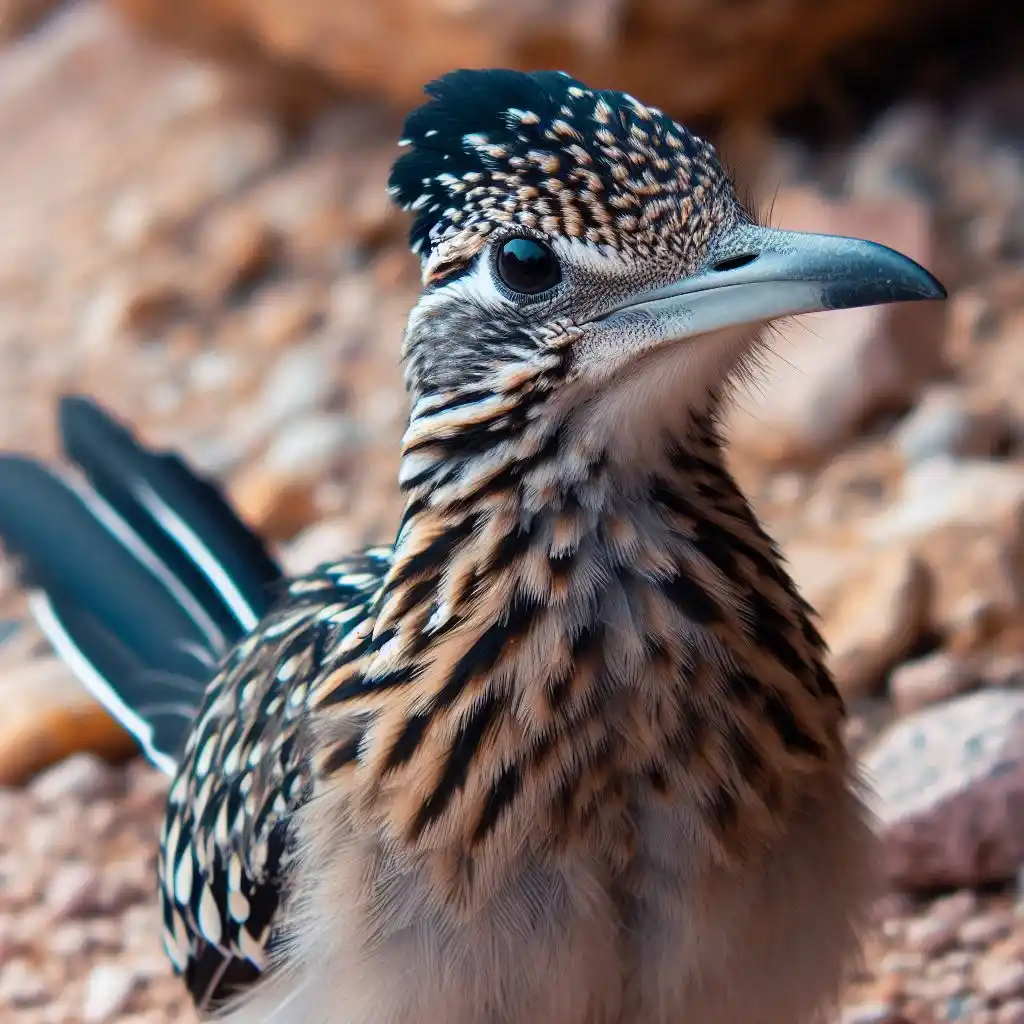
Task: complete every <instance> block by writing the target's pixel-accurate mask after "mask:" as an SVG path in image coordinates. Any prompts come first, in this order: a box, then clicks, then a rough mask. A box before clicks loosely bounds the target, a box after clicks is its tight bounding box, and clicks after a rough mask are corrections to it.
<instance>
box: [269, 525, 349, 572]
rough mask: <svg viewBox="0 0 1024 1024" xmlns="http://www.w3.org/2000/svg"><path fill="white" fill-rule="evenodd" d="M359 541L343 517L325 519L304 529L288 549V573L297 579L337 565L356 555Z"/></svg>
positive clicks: (286, 563) (286, 555)
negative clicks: (321, 567)
mask: <svg viewBox="0 0 1024 1024" xmlns="http://www.w3.org/2000/svg"><path fill="white" fill-rule="evenodd" d="M359 545H360V538H359V536H358V535H357V534H356V532H355V531H354V530H353V528H352V524H351V523H349V522H348V521H347V520H346V519H343V518H341V517H338V518H332V519H322V520H320V521H319V522H316V523H313V524H312V525H311V526H309V527H307V528H306V529H304V530H303V531H302V532H301V533H300V534H299V535H298V536H297V537H296V538H295V539H294V540H293V541H292V542H291V543H290V544H289V545H288V546H287V548H286V549H285V552H284V565H285V569H286V571H287V572H288V573H289V574H291V575H295V576H299V575H302V574H303V573H306V572H311V571H312V570H313V569H315V568H316V567H317V566H318V565H323V564H325V563H327V562H331V561H337V559H338V558H339V557H340V556H342V555H344V554H345V553H346V552H351V551H355V550H356V549H357V548H358V547H359Z"/></svg>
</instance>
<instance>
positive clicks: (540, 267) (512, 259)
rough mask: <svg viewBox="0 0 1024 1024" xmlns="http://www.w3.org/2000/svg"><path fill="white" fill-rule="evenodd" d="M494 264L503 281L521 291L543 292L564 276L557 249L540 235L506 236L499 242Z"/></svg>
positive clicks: (525, 293)
mask: <svg viewBox="0 0 1024 1024" xmlns="http://www.w3.org/2000/svg"><path fill="white" fill-rule="evenodd" d="M494 265H495V270H496V271H497V274H498V277H499V278H500V279H501V282H502V284H504V285H505V287H506V288H508V289H509V291H512V292H515V293H516V294H517V295H539V294H540V293H541V292H546V291H549V290H550V289H552V288H554V287H555V285H557V284H558V283H559V282H560V281H561V280H562V268H561V267H560V266H559V264H558V257H557V256H556V255H555V252H554V250H553V249H552V248H551V246H550V245H548V244H547V243H546V242H542V241H539V240H538V239H536V238H526V237H524V236H521V235H517V236H515V237H513V238H506V239H505V240H504V241H503V242H502V243H501V244H500V245H499V246H498V251H497V255H496V256H495V260H494Z"/></svg>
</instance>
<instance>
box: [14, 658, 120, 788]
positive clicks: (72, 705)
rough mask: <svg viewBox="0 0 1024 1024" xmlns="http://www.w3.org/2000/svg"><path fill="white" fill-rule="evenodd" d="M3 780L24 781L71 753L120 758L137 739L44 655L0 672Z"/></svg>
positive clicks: (64, 671)
mask: <svg viewBox="0 0 1024 1024" xmlns="http://www.w3.org/2000/svg"><path fill="white" fill-rule="evenodd" d="M0 702H2V704H3V706H4V707H6V708H8V713H7V714H6V715H4V716H3V718H2V720H0V785H13V784H15V783H20V782H23V781H25V780H27V779H29V778H31V777H32V776H33V775H35V774H36V773H38V772H39V771H41V770H42V769H44V768H46V767H48V766H50V765H53V764H56V763H58V762H60V761H63V760H64V759H65V758H66V757H69V756H70V755H72V754H77V753H82V752H92V753H96V754H99V755H100V756H102V757H104V758H107V759H109V760H120V759H123V758H124V757H126V756H128V755H129V754H130V753H132V751H133V750H135V744H134V741H133V740H132V739H131V738H130V737H129V736H128V734H127V733H126V732H125V731H124V730H123V729H122V728H121V726H120V725H118V724H117V722H115V721H114V719H113V718H111V716H110V715H109V714H108V713H107V712H106V711H105V710H104V709H103V708H102V707H101V706H100V705H99V704H98V703H97V702H96V701H95V700H94V699H93V698H92V697H91V696H90V695H89V694H88V693H87V692H86V690H85V689H84V688H83V687H82V686H81V685H80V684H79V683H78V682H77V681H76V680H75V679H73V678H72V677H71V674H70V672H69V671H68V669H67V668H66V667H65V666H64V665H63V664H61V663H60V662H59V661H58V660H57V659H56V658H52V657H46V658H41V659H38V660H36V661H32V662H28V663H27V664H23V665H20V666H18V667H12V668H10V669H9V670H6V671H5V672H4V673H3V674H2V675H0Z"/></svg>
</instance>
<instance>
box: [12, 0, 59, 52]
mask: <svg viewBox="0 0 1024 1024" xmlns="http://www.w3.org/2000/svg"><path fill="white" fill-rule="evenodd" d="M59 3H60V0H0V43H9V42H11V41H12V40H14V39H17V38H18V37H19V36H21V35H24V34H25V33H26V32H29V31H31V30H32V29H34V28H35V27H36V26H37V25H38V24H39V23H40V22H41V21H42V20H43V19H44V18H45V17H46V16H47V15H48V14H49V13H50V12H51V11H52V10H53V9H54V8H55V7H56V6H57V5H58V4H59Z"/></svg>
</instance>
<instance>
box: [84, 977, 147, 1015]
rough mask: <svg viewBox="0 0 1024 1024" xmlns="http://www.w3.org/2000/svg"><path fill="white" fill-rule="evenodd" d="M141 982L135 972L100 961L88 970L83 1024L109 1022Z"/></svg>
mask: <svg viewBox="0 0 1024 1024" xmlns="http://www.w3.org/2000/svg"><path fill="white" fill-rule="evenodd" d="M137 984H138V979H137V978H136V976H135V973H134V972H133V971H132V970H130V969H128V968H125V967H120V966H118V965H116V964H101V965H99V966H97V967H94V968H93V969H92V970H91V971H90V972H89V977H88V978H87V979H86V983H85V998H84V1001H83V1004H82V1020H83V1022H84V1024H106V1022H107V1021H111V1020H114V1019H115V1018H116V1017H117V1016H118V1015H119V1014H120V1013H121V1011H122V1010H124V1009H125V1008H126V1007H127V1005H128V1000H129V999H130V998H131V995H132V991H133V990H134V989H135V987H136V985H137Z"/></svg>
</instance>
